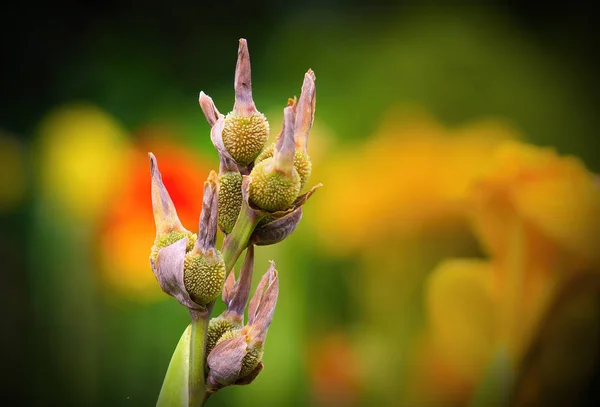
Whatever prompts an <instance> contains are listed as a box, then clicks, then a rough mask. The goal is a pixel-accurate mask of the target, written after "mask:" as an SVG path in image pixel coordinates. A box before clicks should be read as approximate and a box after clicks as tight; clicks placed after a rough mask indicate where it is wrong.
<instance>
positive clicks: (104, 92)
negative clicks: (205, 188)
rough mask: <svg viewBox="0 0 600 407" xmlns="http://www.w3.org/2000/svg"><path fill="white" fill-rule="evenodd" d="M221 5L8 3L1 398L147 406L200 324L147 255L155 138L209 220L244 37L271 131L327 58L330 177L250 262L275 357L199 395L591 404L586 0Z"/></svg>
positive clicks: (321, 99)
mask: <svg viewBox="0 0 600 407" xmlns="http://www.w3.org/2000/svg"><path fill="white" fill-rule="evenodd" d="M217 3H218V2H213V4H201V2H196V3H194V4H184V3H180V2H169V3H164V4H162V5H153V4H151V2H140V1H136V0H126V1H119V2H117V1H104V2H97V3H80V4H79V5H71V4H67V3H66V2H62V1H56V2H52V3H46V4H44V5H39V6H36V7H32V6H31V5H30V4H29V3H21V4H11V5H7V6H4V7H5V10H4V12H3V16H2V20H3V22H2V30H3V35H2V39H1V40H0V41H1V42H2V54H3V60H4V63H3V64H2V66H3V74H2V77H1V80H2V88H1V89H2V93H3V98H2V109H0V173H1V174H2V175H1V176H0V180H1V181H0V182H1V185H0V224H1V229H0V254H1V255H2V259H3V266H2V273H1V274H0V275H1V281H0V297H1V298H2V302H3V308H2V309H3V310H4V311H3V320H4V321H3V326H4V327H3V330H2V331H3V335H2V340H3V342H4V343H3V346H2V352H3V355H2V359H3V362H2V366H3V373H2V377H3V380H2V382H3V383H2V384H3V387H4V388H3V392H2V394H3V396H2V398H3V399H5V400H12V401H15V400H19V402H18V404H19V405H21V404H26V405H90V406H94V405H98V406H105V405H114V406H120V405H123V406H126V405H135V406H137V405H153V404H154V403H155V401H156V398H157V396H158V392H159V390H160V386H161V384H162V379H163V377H164V374H165V372H166V369H167V366H168V363H169V360H170V356H171V354H172V352H173V350H174V348H175V345H176V344H177V341H178V339H179V337H180V335H181V333H182V332H183V330H184V329H185V327H186V325H187V324H188V318H189V317H188V315H187V313H186V311H185V310H184V309H183V308H182V307H181V306H180V305H179V304H178V303H177V302H176V301H175V300H174V299H171V298H169V297H167V296H166V295H164V294H163V293H162V292H161V291H160V289H159V288H158V284H157V283H156V281H155V279H154V276H153V275H152V273H151V270H150V268H149V266H148V255H149V250H150V247H151V245H152V243H153V239H154V233H155V230H154V224H153V220H152V211H151V203H150V177H149V171H148V162H147V152H148V151H152V152H154V154H155V155H156V156H157V158H158V161H159V164H160V168H161V171H162V173H163V177H164V180H165V184H166V186H167V188H168V189H169V192H170V193H171V196H172V197H173V200H174V201H175V204H176V206H177V209H178V212H179V215H180V218H181V219H182V222H183V223H184V225H186V227H187V228H188V229H191V230H195V227H196V226H195V225H196V224H197V219H198V215H199V211H200V207H201V199H202V183H203V181H204V179H205V178H206V176H207V174H208V172H209V171H210V170H211V169H217V166H218V160H217V155H216V152H215V151H213V149H212V146H211V143H210V140H209V127H208V125H207V123H206V121H205V119H204V117H203V114H202V112H201V110H200V109H199V107H198V105H197V98H198V93H199V92H200V90H203V91H205V92H206V93H207V94H209V95H210V96H212V97H213V98H214V100H215V102H216V104H217V106H218V108H219V109H220V111H221V112H227V111H229V110H230V109H231V107H232V106H233V73H234V68H235V61H236V51H237V45H238V39H239V38H241V37H244V38H247V39H248V43H249V49H250V55H251V60H252V69H253V71H252V73H253V76H252V80H253V93H254V99H255V102H256V104H257V107H258V109H259V110H261V111H262V112H263V113H265V114H266V115H267V117H268V118H269V120H270V123H271V129H272V134H271V135H272V136H274V135H275V134H277V132H278V129H279V128H280V125H281V120H282V109H283V107H284V106H285V105H286V101H287V98H288V97H292V96H294V95H299V92H300V86H301V84H302V79H303V74H304V73H305V72H306V70H307V69H308V68H312V69H313V70H314V71H315V73H316V76H317V112H316V119H315V125H314V128H313V130H312V132H311V138H310V142H309V148H308V152H309V154H310V155H311V157H312V161H313V175H312V178H311V181H309V184H311V185H312V184H315V183H317V182H323V184H324V185H325V186H324V187H323V188H322V189H320V190H319V191H318V193H317V194H315V196H314V197H313V198H312V199H311V201H310V202H309V203H308V204H307V206H306V207H305V212H304V219H303V221H302V223H301V224H300V226H299V228H298V230H297V231H296V232H295V233H294V234H293V235H292V236H291V237H289V238H288V239H287V240H285V241H284V242H283V243H281V244H278V245H276V246H270V247H264V248H262V247H261V248H259V250H257V263H256V265H257V269H258V270H257V271H258V272H261V273H262V272H264V271H265V270H266V269H267V266H268V262H267V261H268V260H269V259H275V260H276V262H277V265H278V269H279V270H280V280H281V281H280V284H281V286H280V300H279V304H278V307H277V312H276V314H275V318H274V322H273V325H272V328H271V329H270V332H269V337H268V340H267V343H266V354H265V357H264V362H265V370H264V371H263V372H262V373H261V374H260V376H259V377H258V379H257V380H256V381H255V382H254V383H253V384H252V385H251V386H246V387H235V388H227V389H225V390H223V391H222V392H219V393H218V394H216V395H215V396H213V398H211V400H210V401H209V405H214V406H217V405H222V406H236V405H245V406H253V405H257V406H258V405H261V406H265V405H268V406H271V405H273V406H288V405H289V406H307V405H310V406H361V405H386V406H388V405H389V406H420V405H423V406H463V405H464V406H466V405H501V404H490V403H492V400H493V401H495V402H499V401H502V402H505V403H506V404H510V405H557V406H562V405H598V404H600V398H599V390H598V388H600V364H599V351H600V349H599V346H598V343H600V301H599V300H600V297H599V295H598V292H599V290H598V275H600V274H599V273H600V261H599V259H598V257H599V256H598V253H599V252H600V249H599V247H600V246H599V245H598V242H599V239H600V219H599V218H600V204H599V202H600V197H599V193H600V192H599V190H600V188H599V187H598V185H599V183H598V178H597V177H596V176H595V175H594V174H596V173H598V172H600V148H598V134H599V131H600V116H599V115H598V106H599V102H600V96H599V95H600V93H599V92H598V88H597V73H598V69H599V67H600V64H599V62H600V61H599V59H598V53H597V50H598V45H599V44H598V40H597V37H596V36H595V35H594V34H595V32H594V31H595V29H596V20H595V18H594V13H593V12H592V5H591V3H588V2H583V1H581V2H578V1H575V2H569V3H564V4H562V3H561V4H560V5H557V6H552V5H550V4H545V5H544V7H543V8H540V7H537V6H534V5H533V4H528V3H526V2H517V1H487V2H478V3H475V2H474V3H472V4H471V3H465V2H461V3H458V2H437V1H425V2H418V1H399V2H393V1H385V0H374V1H370V2H368V4H367V3H366V2H362V1H342V0H340V1H336V0H328V1H309V2H306V3H303V4H301V3H295V2H279V3H278V4H268V3H266V2H263V1H254V2H237V1H232V2H228V3H227V4H223V5H222V6H221V7H218V6H217ZM547 148H552V149H553V150H549V149H547ZM553 151H555V152H556V154H555V153H554V152H553ZM575 157H577V158H575ZM255 280H256V279H255ZM255 283H256V281H255ZM221 309H222V306H221V308H219V307H217V310H216V312H215V315H216V314H217V313H218V312H220V310H221Z"/></svg>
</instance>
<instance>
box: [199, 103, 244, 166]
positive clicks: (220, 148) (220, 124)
mask: <svg viewBox="0 0 600 407" xmlns="http://www.w3.org/2000/svg"><path fill="white" fill-rule="evenodd" d="M198 103H199V104H200V108H201V109H202V112H203V113H204V116H205V117H206V121H208V124H209V125H210V140H211V141H212V144H213V146H214V147H215V149H216V150H217V153H218V154H219V162H220V164H219V174H223V173H225V172H239V171H238V166H237V164H236V163H235V160H234V159H233V158H232V157H231V154H229V152H228V151H227V149H226V148H225V144H224V143H223V129H224V127H225V116H223V115H222V114H221V113H219V110H218V109H217V107H216V106H215V103H214V102H213V100H212V98H211V97H210V96H208V95H207V94H206V93H204V92H200V97H199V98H198Z"/></svg>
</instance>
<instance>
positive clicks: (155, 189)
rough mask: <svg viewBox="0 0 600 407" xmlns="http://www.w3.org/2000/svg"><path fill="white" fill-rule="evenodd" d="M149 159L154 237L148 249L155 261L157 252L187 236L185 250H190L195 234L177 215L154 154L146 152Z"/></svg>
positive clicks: (194, 240)
mask: <svg viewBox="0 0 600 407" xmlns="http://www.w3.org/2000/svg"><path fill="white" fill-rule="evenodd" d="M148 158H149V159H150V175H151V177H152V210H153V212H154V222H155V224H156V237H155V239H154V245H153V246H152V248H151V250H150V259H151V261H153V262H156V258H157V256H158V252H159V251H160V250H161V249H162V248H165V247H167V246H170V245H172V244H173V243H175V242H177V241H178V240H181V239H183V238H187V246H186V250H187V251H189V250H192V248H193V247H194V243H195V242H196V239H197V237H196V234H195V233H192V232H190V231H189V230H187V229H185V228H184V227H183V225H182V224H181V221H180V220H179V217H178V216H177V210H176V209H175V205H174V204H173V201H172V200H171V197H170V196H169V193H168V192H167V189H166V188H165V185H164V184H163V182H162V176H161V174H160V171H159V170H158V163H157V162H156V157H154V154H152V153H148Z"/></svg>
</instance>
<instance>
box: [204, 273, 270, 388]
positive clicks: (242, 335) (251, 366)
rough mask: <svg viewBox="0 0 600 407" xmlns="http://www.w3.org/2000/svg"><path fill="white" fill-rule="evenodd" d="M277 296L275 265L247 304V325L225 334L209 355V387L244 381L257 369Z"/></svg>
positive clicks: (262, 279)
mask: <svg viewBox="0 0 600 407" xmlns="http://www.w3.org/2000/svg"><path fill="white" fill-rule="evenodd" d="M278 293H279V280H278V277H277V270H275V264H274V263H273V262H271V267H270V268H269V270H268V271H267V272H266V273H265V274H264V275H263V277H262V278H261V280H260V282H259V283H258V286H257V287H256V291H255V292H254V296H253V297H252V300H251V301H250V304H249V305H248V324H247V325H246V326H244V327H243V328H241V329H238V330H231V331H227V332H225V333H224V334H223V336H222V337H221V339H219V341H218V342H217V345H216V346H215V348H214V349H213V350H212V352H211V353H210V354H209V355H208V360H207V362H208V367H209V373H208V384H209V385H210V386H212V387H213V388H219V387H223V386H228V385H231V384H235V383H236V382H240V381H242V382H243V381H244V378H246V377H248V376H250V375H253V374H254V373H255V372H256V369H260V368H262V367H261V366H260V363H261V360H262V356H263V350H264V342H265V339H266V337H267V331H268V329H269V325H270V324H271V321H272V320H273V314H274V312H275V304H276V303H277V296H278Z"/></svg>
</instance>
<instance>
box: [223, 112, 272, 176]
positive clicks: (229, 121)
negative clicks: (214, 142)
mask: <svg viewBox="0 0 600 407" xmlns="http://www.w3.org/2000/svg"><path fill="white" fill-rule="evenodd" d="M268 137H269V122H268V121H267V118H266V117H265V116H264V115H263V114H262V113H259V112H256V113H253V114H252V115H250V116H248V117H246V116H240V115H238V114H237V113H236V112H230V113H229V114H227V116H225V127H224V128H223V144H224V145H225V148H226V149H227V151H228V152H229V154H231V157H232V158H233V159H234V160H235V161H236V162H237V163H238V164H240V165H243V166H246V165H248V164H250V163H251V162H253V161H254V159H255V158H256V157H257V156H258V154H260V152H261V151H262V149H263V148H264V146H265V143H266V142H267V138H268Z"/></svg>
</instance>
